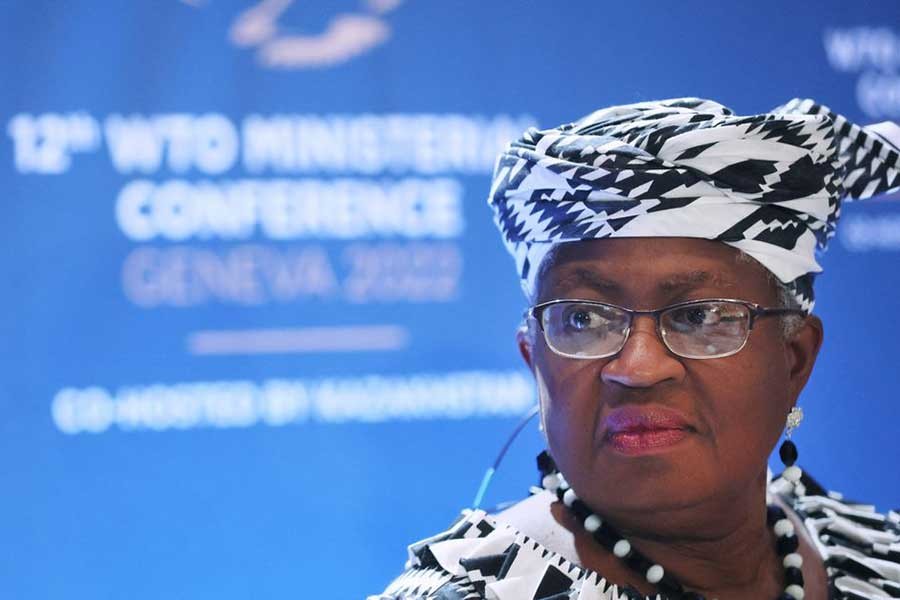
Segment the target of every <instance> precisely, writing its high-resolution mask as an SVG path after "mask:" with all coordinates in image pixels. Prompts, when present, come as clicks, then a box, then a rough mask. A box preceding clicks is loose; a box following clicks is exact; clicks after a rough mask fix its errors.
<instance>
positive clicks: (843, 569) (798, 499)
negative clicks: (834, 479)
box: [769, 474, 900, 599]
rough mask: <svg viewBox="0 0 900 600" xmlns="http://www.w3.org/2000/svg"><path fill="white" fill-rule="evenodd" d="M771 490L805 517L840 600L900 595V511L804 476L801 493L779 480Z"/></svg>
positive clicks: (806, 524)
mask: <svg viewBox="0 0 900 600" xmlns="http://www.w3.org/2000/svg"><path fill="white" fill-rule="evenodd" d="M769 489H770V492H772V493H775V494H778V495H780V496H781V497H783V498H784V499H786V500H787V501H788V503H789V505H790V507H791V508H792V509H793V510H794V512H795V513H796V514H797V515H798V517H799V518H800V519H801V521H802V523H803V525H804V529H806V532H807V533H808V534H809V538H810V539H811V541H812V543H813V544H814V546H815V549H816V551H817V553H818V554H819V556H820V557H821V558H822V562H823V564H824V565H825V568H826V571H827V573H828V581H829V584H830V586H831V587H832V595H833V597H835V598H885V599H887V598H895V597H898V596H900V513H898V511H896V510H890V511H887V512H885V513H882V512H879V511H878V510H877V509H876V507H875V506H874V505H872V504H868V503H865V502H859V501H855V500H849V499H847V498H845V497H844V495H843V494H840V493H838V492H835V491H829V490H827V489H825V488H824V487H823V486H821V485H820V484H819V483H818V482H817V481H815V480H814V479H812V478H811V477H808V476H807V475H806V474H804V476H803V479H802V487H801V490H802V491H801V493H800V494H799V495H796V494H794V493H793V492H794V490H792V489H791V484H790V483H789V482H786V481H785V480H784V479H783V478H780V477H779V478H776V479H775V480H773V481H772V482H771V484H770V486H769Z"/></svg>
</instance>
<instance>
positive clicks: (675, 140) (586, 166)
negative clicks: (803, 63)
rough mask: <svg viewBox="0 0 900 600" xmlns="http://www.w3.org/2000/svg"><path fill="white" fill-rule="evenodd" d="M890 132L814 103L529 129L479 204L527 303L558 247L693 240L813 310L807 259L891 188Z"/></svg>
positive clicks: (641, 112) (654, 107)
mask: <svg viewBox="0 0 900 600" xmlns="http://www.w3.org/2000/svg"><path fill="white" fill-rule="evenodd" d="M898 146H900V127H898V126H897V125H896V124H894V123H879V124H877V125H870V126H867V127H860V126H858V125H854V124H853V123H850V122H849V121H847V119H845V118H844V117H842V116H841V115H838V114H835V113H833V112H831V111H830V110H829V109H828V108H826V107H824V106H821V105H818V104H816V103H814V102H813V101H812V100H792V101H790V102H788V103H787V104H785V105H783V106H781V107H778V108H776V109H775V110H773V111H772V112H770V113H764V114H759V115H750V116H739V115H735V114H734V113H733V112H732V111H731V110H729V109H728V108H726V107H724V106H722V105H721V104H718V103H717V102H713V101H710V100H703V99H698V98H679V99H672V100H662V101H657V102H642V103H638V104H630V105H626V106H614V107H611V108H605V109H601V110H598V111H596V112H594V113H592V114H590V115H588V116H586V117H584V118H582V119H581V120H579V121H576V122H575V123H570V124H568V125H562V126H560V127H557V128H555V129H546V130H543V131H540V130H537V129H534V128H531V129H529V130H528V131H526V132H525V133H524V134H523V136H522V138H521V139H519V140H518V141H515V142H513V143H511V144H510V145H509V146H508V147H507V148H506V150H505V151H504V152H503V153H502V154H501V155H500V157H499V158H498V159H497V164H496V167H495V169H494V180H493V185H492V186H491V192H490V198H489V199H488V203H489V204H490V205H491V207H492V208H493V209H494V219H495V221H496V223H497V226H498V227H499V228H500V231H501V232H502V234H503V238H504V242H505V244H506V246H507V248H508V249H509V251H510V253H511V254H512V255H513V257H514V258H515V260H516V266H517V267H518V270H519V275H520V277H521V280H522V287H523V290H524V291H525V293H526V295H527V296H528V297H529V298H531V297H532V296H533V294H534V291H535V279H536V276H537V272H538V269H539V265H540V263H541V260H542V259H543V258H544V257H545V256H546V255H547V253H548V252H549V250H550V249H551V248H552V247H553V246H554V245H555V244H557V243H561V242H570V241H577V240H585V239H596V238H607V237H693V238H704V239H709V240H718V241H721V242H724V243H726V244H729V245H730V246H734V247H735V248H738V249H740V250H742V251H744V252H745V253H747V254H749V255H750V256H752V257H753V258H755V259H756V260H758V261H759V262H760V263H762V264H763V265H764V266H765V267H766V268H768V269H769V270H770V271H771V272H772V273H773V274H775V276H777V277H778V279H779V280H780V281H782V282H784V283H785V284H788V286H789V287H790V288H791V291H792V292H793V293H794V295H795V297H796V298H797V301H798V302H799V303H800V305H801V306H802V307H803V308H804V309H805V310H807V311H809V310H812V306H813V292H812V279H813V276H814V275H815V274H816V273H818V272H820V271H821V270H822V269H821V267H820V266H819V264H818V263H817V262H816V252H817V251H822V250H824V249H825V247H826V246H827V244H828V241H829V239H830V238H831V237H832V236H833V235H834V231H835V225H836V224H837V221H838V217H839V216H840V208H841V200H842V199H843V198H845V197H849V198H868V197H870V196H873V195H876V194H880V193H883V192H887V191H893V190H896V189H898V188H900V159H898Z"/></svg>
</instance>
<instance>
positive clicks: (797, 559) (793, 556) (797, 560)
mask: <svg viewBox="0 0 900 600" xmlns="http://www.w3.org/2000/svg"><path fill="white" fill-rule="evenodd" d="M783 562H784V568H785V569H787V568H790V567H796V568H798V569H799V568H800V567H802V566H803V557H802V556H800V555H799V554H797V553H796V552H791V553H790V554H788V555H787V556H785V557H784V561H783Z"/></svg>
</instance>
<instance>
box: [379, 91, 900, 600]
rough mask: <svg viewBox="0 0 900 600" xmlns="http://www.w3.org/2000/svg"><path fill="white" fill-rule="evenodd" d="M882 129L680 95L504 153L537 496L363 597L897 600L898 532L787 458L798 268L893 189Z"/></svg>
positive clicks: (804, 298)
mask: <svg viewBox="0 0 900 600" xmlns="http://www.w3.org/2000/svg"><path fill="white" fill-rule="evenodd" d="M896 132H897V128H896V126H893V128H892V124H880V125H878V126H872V127H869V128H859V127H857V126H855V125H852V124H850V123H848V122H847V121H846V119H844V118H843V117H841V116H839V115H836V114H834V113H832V112H830V111H829V110H828V109H826V108H825V107H822V106H819V105H816V104H814V103H812V102H811V101H792V102H790V103H788V104H787V105H785V106H783V107H780V108H779V109H776V110H775V111H773V112H772V113H766V114H762V115H754V116H748V117H742V116H735V115H733V114H732V113H731V111H729V110H728V109H727V108H725V107H723V106H721V105H719V104H717V103H714V102H710V101H707V100H698V99H679V100H669V101H662V102H647V103H641V104H635V105H629V106H619V107H612V108H608V109H604V110H600V111H597V112H595V113H593V114H591V115H589V116H587V117H585V118H584V119H582V120H580V121H578V122H576V123H572V124H569V125H564V126H561V127H559V128H557V129H552V130H547V131H537V130H529V131H528V132H526V133H525V134H524V136H523V138H522V139H521V140H519V141H518V142H515V143H513V144H511V145H510V147H509V148H508V149H507V151H506V152H505V153H504V154H503V155H501V157H500V159H499V160H498V163H497V168H496V170H495V177H494V184H493V187H492V190H491V198H490V204H491V205H492V207H493V208H494V211H495V217H496V221H497V224H498V226H499V228H500V230H501V232H502V234H503V237H504V241H505V243H506V245H507V247H508V248H509V250H510V252H511V253H512V254H513V256H514V258H515V259H516V264H517V267H518V269H519V274H520V277H521V280H522V285H523V289H524V291H525V293H526V295H527V297H528V298H529V300H530V302H531V307H530V308H529V310H528V311H527V313H526V320H525V324H524V326H523V327H522V328H521V329H520V331H519V332H518V344H519V348H520V351H521V354H522V356H523V358H524V360H525V362H526V364H527V365H528V367H529V368H530V369H531V371H532V373H533V374H534V376H535V381H536V385H537V388H538V392H539V398H540V414H541V427H542V430H543V431H544V434H545V436H546V439H547V444H548V451H547V452H546V453H543V454H542V455H541V456H540V457H539V461H538V462H539V468H540V469H541V472H542V476H543V478H542V483H543V490H540V491H538V490H535V493H533V495H532V496H531V497H530V498H528V499H526V500H524V501H522V502H520V503H518V504H516V505H514V506H513V507H512V508H510V509H507V510H505V511H503V512H501V513H499V514H496V515H488V514H485V513H484V512H483V511H479V510H475V511H464V512H463V515H462V516H461V517H460V519H459V520H458V521H457V522H456V523H455V524H454V525H453V526H452V527H451V528H450V529H449V530H447V531H446V532H444V533H442V534H439V535H437V536H435V537H432V538H429V539H426V540H423V541H422V542H419V543H417V544H414V545H412V546H411V547H410V561H409V563H408V569H407V571H406V572H405V573H404V574H403V575H401V576H400V577H399V578H398V579H397V580H395V581H394V583H392V584H391V586H389V588H388V589H387V590H386V591H385V592H384V594H382V595H380V596H375V597H374V598H380V599H385V600H386V599H399V598H436V599H437V598H440V599H445V600H447V599H451V598H472V599H474V598H497V599H499V600H513V599H515V600H522V599H535V600H537V599H543V600H550V599H553V600H562V599H564V598H573V599H580V600H588V599H601V598H603V599H618V598H645V597H648V598H720V599H722V600H741V599H754V600H759V599H766V598H781V599H784V600H791V599H793V600H803V599H804V598H806V599H807V600H824V599H826V598H835V599H851V598H891V597H897V596H900V516H898V515H897V514H896V513H890V514H889V515H881V514H878V513H876V512H875V511H874V509H873V508H872V507H869V506H862V505H857V504H851V503H845V502H842V501H841V498H840V496H839V495H836V494H829V493H827V492H826V491H825V490H823V489H822V488H821V487H820V486H819V485H818V484H817V483H816V482H815V481H814V480H812V479H811V478H810V477H808V476H807V475H805V474H803V472H802V471H801V470H800V468H799V467H798V466H797V465H796V464H795V462H796V460H797V450H796V447H795V446H794V445H793V443H792V442H790V440H789V437H790V432H791V431H792V430H793V428H795V427H796V426H797V425H799V422H800V420H801V419H802V411H801V410H800V409H799V407H798V406H797V399H798V396H799V394H800V392H801V390H802V389H803V387H804V385H805V384H806V381H807V378H808V377H809V375H810V373H811V371H812V368H813V365H814V363H815V359H816V355H817V353H818V350H819V347H820V345H821V342H822V336H823V329H822V324H821V322H820V320H819V319H818V318H817V317H815V316H813V315H811V314H809V313H810V311H811V309H812V305H813V287H812V282H813V277H814V275H815V274H816V273H817V272H819V271H820V270H821V269H820V268H819V266H818V264H817V263H816V260H815V251H816V249H819V250H822V249H824V248H825V246H826V244H827V242H828V240H829V238H830V237H831V236H832V235H833V233H834V228H835V225H836V223H837V219H838V216H839V207H840V201H841V199H842V198H843V197H846V196H851V197H857V198H860V197H868V196H871V195H873V194H876V193H880V192H884V191H886V190H889V189H896V186H900V172H898V166H900V161H898V151H897V142H896V141H894V142H891V141H890V140H889V139H888V138H889V137H892V136H894V135H895V134H896ZM783 433H784V435H785V437H786V439H785V441H784V442H783V443H782V445H781V447H780V449H779V453H780V456H781V458H782V460H783V461H784V463H785V470H784V472H783V474H782V475H781V476H780V477H778V478H777V479H775V480H774V481H772V480H770V478H769V476H768V473H767V471H768V469H767V459H768V456H769V454H770V453H771V452H772V450H773V449H774V447H775V445H776V444H777V442H778V440H779V438H780V437H781V435H782V434H783Z"/></svg>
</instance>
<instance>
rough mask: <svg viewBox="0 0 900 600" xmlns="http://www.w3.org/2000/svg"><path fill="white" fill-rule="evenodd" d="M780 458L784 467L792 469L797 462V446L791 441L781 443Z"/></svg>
mask: <svg viewBox="0 0 900 600" xmlns="http://www.w3.org/2000/svg"><path fill="white" fill-rule="evenodd" d="M778 456H780V457H781V462H783V463H784V466H786V467H790V466H792V465H793V464H794V463H795V462H797V446H796V445H795V444H794V442H792V441H791V440H784V441H783V442H781V448H779V449H778Z"/></svg>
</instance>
